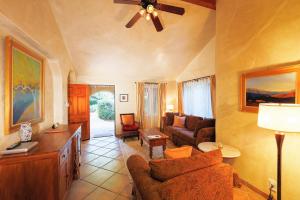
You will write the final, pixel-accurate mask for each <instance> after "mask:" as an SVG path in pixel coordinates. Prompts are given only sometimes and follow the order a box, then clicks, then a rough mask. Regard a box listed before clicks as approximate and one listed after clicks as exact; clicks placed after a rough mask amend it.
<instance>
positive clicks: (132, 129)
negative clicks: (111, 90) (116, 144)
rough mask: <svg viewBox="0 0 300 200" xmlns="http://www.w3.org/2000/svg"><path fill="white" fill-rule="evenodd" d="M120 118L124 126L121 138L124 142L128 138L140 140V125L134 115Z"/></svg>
mask: <svg viewBox="0 0 300 200" xmlns="http://www.w3.org/2000/svg"><path fill="white" fill-rule="evenodd" d="M120 118H121V126H122V133H121V136H122V138H123V141H124V142H125V139H126V138H127V137H137V138H138V139H139V136H140V134H139V128H140V125H139V123H138V122H136V121H135V118H134V113H126V114H120Z"/></svg>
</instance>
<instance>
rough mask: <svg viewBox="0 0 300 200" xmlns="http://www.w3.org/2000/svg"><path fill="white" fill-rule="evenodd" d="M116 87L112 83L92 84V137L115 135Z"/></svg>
mask: <svg viewBox="0 0 300 200" xmlns="http://www.w3.org/2000/svg"><path fill="white" fill-rule="evenodd" d="M115 127H116V125H115V87H114V86H112V85H92V86H90V130H91V137H93V138H95V137H107V136H114V135H115V130H116V128H115Z"/></svg>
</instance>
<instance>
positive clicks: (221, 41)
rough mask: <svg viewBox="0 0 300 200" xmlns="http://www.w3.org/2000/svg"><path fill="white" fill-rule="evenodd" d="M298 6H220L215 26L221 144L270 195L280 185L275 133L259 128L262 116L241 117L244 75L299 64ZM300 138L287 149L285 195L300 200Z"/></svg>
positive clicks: (278, 2) (292, 2) (268, 2)
mask: <svg viewBox="0 0 300 200" xmlns="http://www.w3.org/2000/svg"><path fill="white" fill-rule="evenodd" d="M299 10H300V1H299V0H289V1H288V0H264V1H261V0H230V1H229V0H219V1H218V3H217V21H216V26H217V27H216V30H217V33H216V38H217V39H216V77H217V140H218V141H222V142H224V143H227V144H230V145H232V146H235V147H237V148H239V149H240V150H241V153H242V156H241V157H240V158H237V159H236V160H235V162H234V167H235V169H236V170H237V171H238V173H239V174H240V176H241V177H242V178H243V179H245V180H247V181H248V182H249V183H251V184H253V185H254V186H256V187H258V188H259V189H261V190H263V191H265V192H267V187H268V178H269V177H271V178H275V179H276V159H277V157H276V154H277V151H276V142H275V139H274V133H273V131H268V130H263V129H261V128H258V127H257V114H253V113H246V112H240V111H239V77H240V74H241V73H242V72H246V71H249V70H256V69H259V68H266V67H269V66H271V65H278V64H284V63H289V62H299V60H300V37H299V36H300V14H299ZM299 151H300V135H298V134H288V135H286V139H285V141H284V145H283V165H282V181H283V182H282V192H283V198H282V199H285V200H298V199H300V190H299V187H300V182H299V179H300V170H299V169H300V159H299Z"/></svg>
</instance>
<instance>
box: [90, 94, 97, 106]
mask: <svg viewBox="0 0 300 200" xmlns="http://www.w3.org/2000/svg"><path fill="white" fill-rule="evenodd" d="M97 104H98V100H97V99H96V98H94V97H93V96H91V98H90V106H93V105H97Z"/></svg>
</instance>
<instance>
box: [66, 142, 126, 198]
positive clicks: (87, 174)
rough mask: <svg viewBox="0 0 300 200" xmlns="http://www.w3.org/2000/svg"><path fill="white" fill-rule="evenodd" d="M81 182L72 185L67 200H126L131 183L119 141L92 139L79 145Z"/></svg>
mask: <svg viewBox="0 0 300 200" xmlns="http://www.w3.org/2000/svg"><path fill="white" fill-rule="evenodd" d="M81 150H82V155H81V163H82V165H81V167H80V179H79V180H77V181H74V182H73V183H72V187H71V190H70V192H69V194H68V197H67V199H68V200H81V199H87V200H98V199H99V200H113V199H116V200H118V199H119V200H128V199H131V190H132V182H131V179H130V178H129V172H128V170H127V168H126V165H125V162H124V158H123V154H122V151H121V148H120V145H119V140H118V139H117V138H115V137H102V138H94V139H91V140H89V141H85V142H82V145H81Z"/></svg>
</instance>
